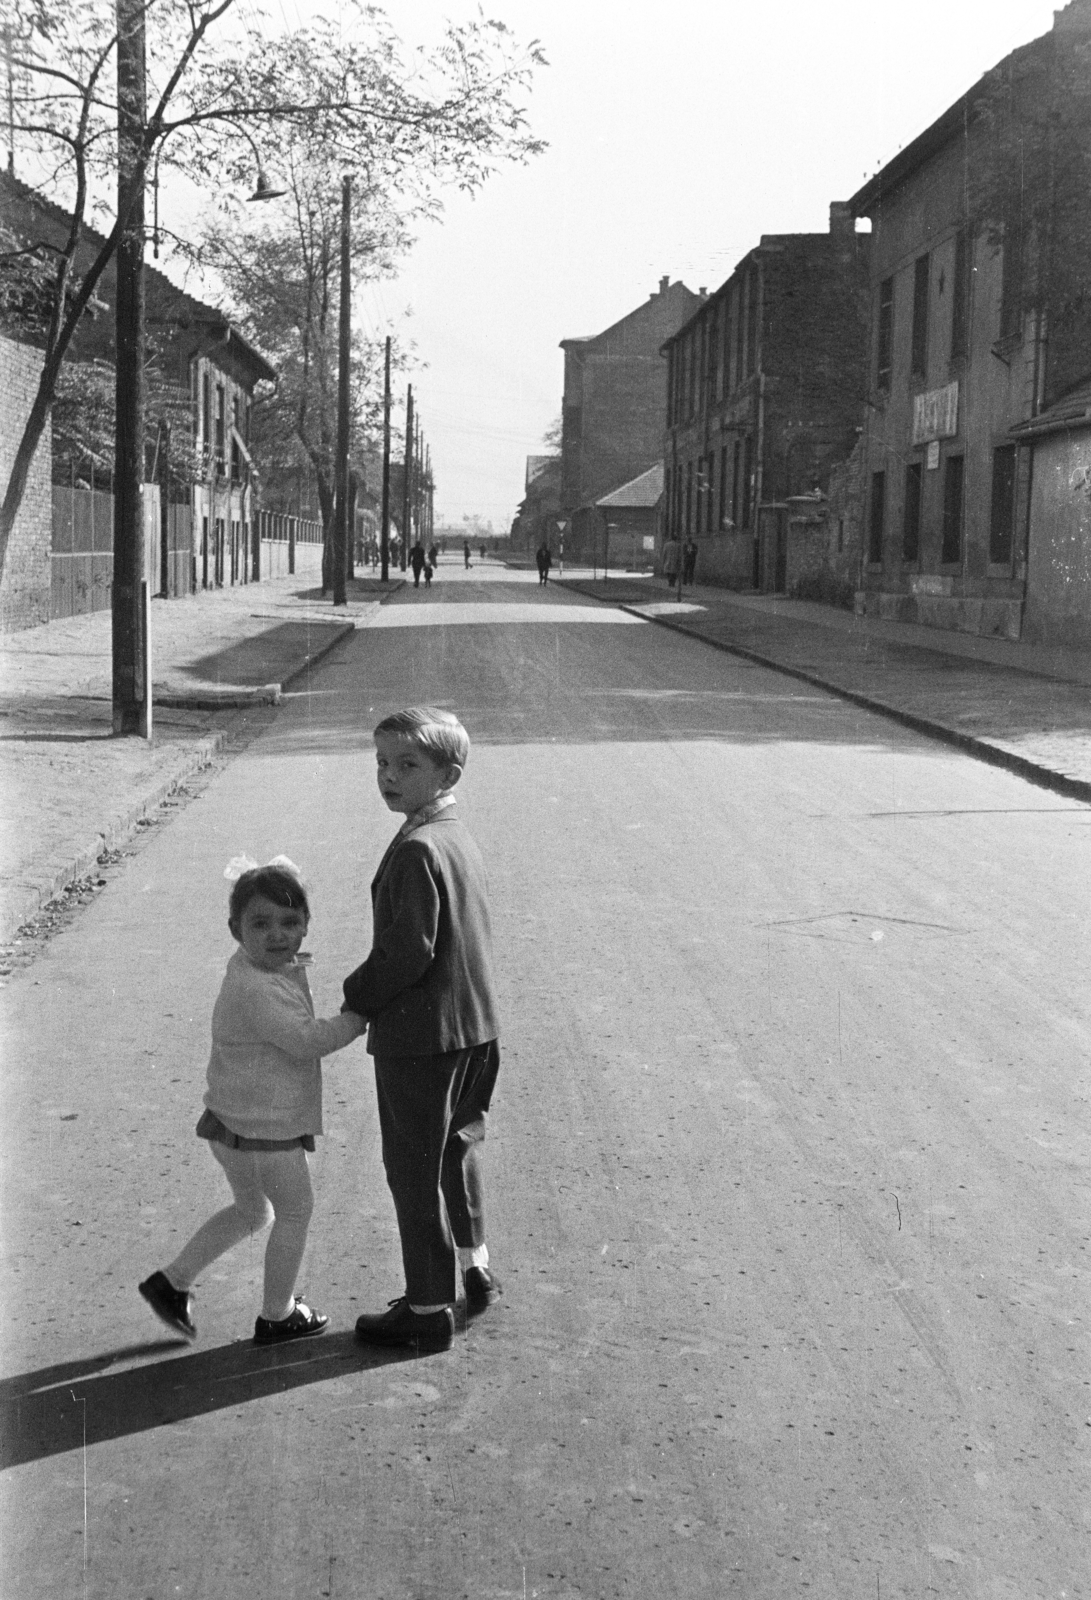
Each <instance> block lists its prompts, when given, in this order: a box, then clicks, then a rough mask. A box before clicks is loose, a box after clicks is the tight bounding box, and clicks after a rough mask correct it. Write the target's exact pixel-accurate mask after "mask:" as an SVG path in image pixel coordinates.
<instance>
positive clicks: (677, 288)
mask: <svg viewBox="0 0 1091 1600" xmlns="http://www.w3.org/2000/svg"><path fill="white" fill-rule="evenodd" d="M699 304H700V296H699V295H696V294H694V293H693V291H692V289H687V288H686V286H685V284H684V283H671V281H670V278H669V277H664V278H661V279H660V281H659V288H658V290H657V291H656V292H655V293H654V294H652V295H651V296H650V297H649V298H648V299H647V300H646V301H645V302H644V304H643V305H640V306H637V308H636V309H635V310H634V311H630V312H629V314H628V315H627V316H624V317H622V318H621V320H620V321H619V322H615V323H612V324H611V326H610V327H608V328H606V329H604V330H603V332H602V333H598V334H595V335H594V336H592V337H590V338H585V339H562V341H561V349H562V350H563V351H564V404H563V409H562V413H561V490H560V514H561V518H562V519H563V520H566V521H567V522H568V524H569V527H568V530H567V532H566V536H565V548H566V552H568V553H569V554H570V555H572V556H574V557H575V556H579V557H581V558H582V559H586V560H588V561H590V560H591V559H592V556H593V554H594V551H595V549H596V545H597V543H598V542H600V541H601V539H602V537H603V519H602V513H601V512H600V511H599V510H598V509H597V506H596V502H597V501H599V500H600V499H601V498H602V497H603V496H604V495H608V494H610V493H612V492H613V491H614V490H615V489H619V488H620V487H621V486H622V485H623V484H627V483H629V482H631V481H632V479H633V478H636V477H638V476H639V475H640V474H641V473H643V472H646V471H647V470H648V468H649V467H653V466H655V464H656V463H657V462H658V461H659V460H661V458H662V450H663V408H664V405H665V403H666V391H667V369H666V363H665V362H664V360H663V355H662V349H663V345H664V342H665V341H666V340H668V339H669V338H670V337H671V336H672V334H674V333H675V331H676V330H677V329H678V328H679V327H680V326H681V325H682V323H683V322H685V321H686V320H687V318H688V317H689V316H690V315H691V313H692V312H693V310H694V309H695V307H696V306H698V305H699Z"/></svg>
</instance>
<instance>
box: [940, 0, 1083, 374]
mask: <svg viewBox="0 0 1091 1600" xmlns="http://www.w3.org/2000/svg"><path fill="white" fill-rule="evenodd" d="M966 191H967V206H968V212H969V221H970V223H971V226H972V228H973V231H974V232H975V233H977V234H978V235H980V236H982V237H983V238H984V239H985V240H986V242H987V243H988V244H990V245H991V246H992V247H993V248H994V249H997V250H1002V251H1003V255H1004V263H1003V265H1004V270H1003V289H1002V304H1001V315H1000V332H1001V342H1003V340H1004V339H1005V338H1011V339H1013V340H1015V341H1018V340H1019V339H1020V338H1021V336H1022V327H1023V319H1024V317H1025V316H1026V315H1027V314H1028V313H1035V314H1041V315H1042V316H1043V318H1044V329H1045V332H1046V336H1047V338H1048V348H1049V363H1048V386H1047V398H1055V397H1056V396H1057V394H1058V393H1060V392H1063V390H1064V389H1065V388H1066V387H1069V386H1070V384H1071V383H1073V382H1076V381H1078V380H1079V379H1081V378H1085V377H1086V376H1087V375H1088V373H1091V13H1089V15H1088V16H1087V18H1086V20H1085V21H1084V22H1083V25H1082V26H1080V25H1076V26H1068V27H1062V28H1057V27H1055V28H1054V29H1053V30H1052V31H1051V32H1050V33H1048V34H1045V35H1044V36H1043V37H1042V38H1040V39H1035V40H1034V41H1033V42H1032V43H1031V44H1029V45H1026V46H1024V47H1023V48H1021V49H1020V50H1016V51H1014V52H1013V53H1012V55H1010V56H1009V57H1007V58H1006V59H1005V60H1004V61H1002V62H1001V63H1000V65H999V66H998V67H996V68H994V69H993V71H992V72H990V73H988V74H987V75H986V77H985V79H984V81H983V83H982V85H981V86H980V89H979V90H978V91H977V93H976V95H975V99H974V106H973V115H972V122H971V124H970V126H969V127H968V130H967V138H966Z"/></svg>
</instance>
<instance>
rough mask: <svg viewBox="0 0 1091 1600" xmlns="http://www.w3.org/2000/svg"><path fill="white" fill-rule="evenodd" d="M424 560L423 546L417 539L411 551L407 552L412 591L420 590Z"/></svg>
mask: <svg viewBox="0 0 1091 1600" xmlns="http://www.w3.org/2000/svg"><path fill="white" fill-rule="evenodd" d="M425 559H426V558H425V554H424V546H423V545H422V544H421V542H420V540H419V539H418V540H417V542H416V544H415V545H414V546H413V548H412V550H410V552H409V565H410V566H411V567H412V568H413V587H414V589H419V588H420V575H421V573H422V572H423V571H424V563H425Z"/></svg>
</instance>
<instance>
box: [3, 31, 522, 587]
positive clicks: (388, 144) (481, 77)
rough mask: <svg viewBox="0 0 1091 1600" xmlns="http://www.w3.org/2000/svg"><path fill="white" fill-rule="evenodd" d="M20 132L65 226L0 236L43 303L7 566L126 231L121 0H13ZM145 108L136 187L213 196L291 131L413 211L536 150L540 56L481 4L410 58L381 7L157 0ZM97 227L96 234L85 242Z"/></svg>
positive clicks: (244, 183)
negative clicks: (530, 122)
mask: <svg viewBox="0 0 1091 1600" xmlns="http://www.w3.org/2000/svg"><path fill="white" fill-rule="evenodd" d="M8 9H9V12H10V16H9V18H8V19H7V20H6V22H5V29H6V33H7V35H8V37H10V40H11V63H12V87H13V102H12V104H13V134H14V138H15V141H16V145H17V148H18V150H19V152H20V158H21V162H22V164H23V165H24V168H27V169H29V170H31V171H33V172H34V174H35V175H36V177H38V178H39V180H40V181H39V184H38V187H39V189H40V192H41V193H42V194H43V195H47V196H48V197H49V198H50V199H51V200H53V201H55V202H57V203H59V204H61V205H63V207H64V209H65V212H66V213H67V215H68V218H69V223H68V227H67V233H66V237H65V238H64V241H63V243H62V244H61V245H59V246H56V247H55V246H52V245H51V246H48V247H43V246H41V245H40V243H39V241H37V240H35V239H32V238H31V239H27V238H20V239H14V240H12V239H10V238H9V239H7V240H0V268H2V269H3V271H2V273H0V276H2V277H3V279H4V280H6V287H5V289H4V291H3V294H4V296H5V298H6V300H7V302H8V303H9V304H11V303H12V302H13V301H18V299H19V297H20V295H30V296H31V297H32V298H33V297H34V296H39V300H38V304H39V307H40V309H41V311H42V312H43V314H44V317H45V331H44V336H43V339H42V341H41V342H42V344H43V366H42V373H41V380H40V383H39V386H38V391H37V394H36V397H35V399H34V402H33V404H32V407H31V411H30V414H29V416H28V417H27V420H26V425H25V427H24V430H23V434H22V437H21V439H20V441H19V444H18V446H17V449H16V452H15V457H14V462H13V465H12V468H11V472H10V476H9V480H8V483H7V485H6V486H5V487H4V494H3V503H2V506H0V570H2V566H3V561H4V558H5V556H6V552H7V546H8V541H9V538H10V534H11V529H12V527H13V525H14V521H15V515H16V512H17V511H18V508H19V505H20V503H21V501H22V498H23V493H24V490H25V486H26V479H27V473H28V470H29V467H30V463H31V461H32V460H33V457H34V452H35V450H36V448H37V445H38V442H39V440H40V438H41V436H42V432H43V430H44V427H45V423H46V420H47V418H48V416H49V414H50V409H51V407H52V405H53V401H54V398H55V396H56V393H57V384H58V378H59V374H60V371H61V366H62V363H63V361H64V358H65V354H66V352H67V351H68V349H69V346H70V344H71V342H72V338H73V335H74V333H75V331H76V329H77V327H78V326H79V323H80V319H81V318H82V317H83V316H84V314H85V312H86V311H87V308H88V306H89V305H90V303H91V301H92V298H93V296H94V294H95V289H96V287H97V285H98V284H99V282H100V280H101V278H102V275H103V273H104V271H105V270H106V267H107V265H108V264H109V262H110V260H111V259H112V257H113V255H114V252H115V249H116V246H117V243H118V240H119V238H120V237H121V235H122V234H123V233H124V231H125V229H126V227H127V226H128V225H129V221H130V217H129V216H128V215H123V214H118V208H117V206H116V204H115V200H114V196H115V193H116V173H117V154H118V152H117V101H118V94H117V84H116V62H117V36H116V15H115V8H114V5H113V3H112V0H83V3H81V4H79V5H73V4H72V3H71V0H8ZM145 28H146V38H147V85H148V91H147V112H146V121H145V127H144V131H143V135H142V137H141V139H140V141H139V148H138V149H137V150H136V151H135V152H133V153H132V156H133V160H132V169H131V170H132V172H133V175H134V187H133V190H132V191H130V192H134V193H135V188H136V186H137V184H138V183H142V182H143V181H144V180H146V179H147V178H148V177H150V176H151V175H152V174H153V173H155V174H156V175H158V173H159V172H160V170H163V171H169V170H170V169H175V170H176V171H178V172H180V173H184V174H185V175H186V177H187V178H188V179H189V180H190V181H191V182H196V183H197V184H199V185H201V186H202V187H203V188H204V189H205V191H206V193H207V195H208V196H209V197H210V199H212V200H215V197H217V196H220V197H222V195H223V194H224V191H225V189H230V188H232V187H233V188H234V189H235V191H236V192H239V193H241V192H245V190H246V188H247V187H248V185H249V184H252V182H253V176H254V163H255V157H256V158H257V162H258V164H259V165H260V166H263V167H266V168H271V167H275V165H276V158H277V156H278V155H279V153H280V152H281V151H282V149H283V147H284V144H285V141H286V140H287V139H288V138H289V137H290V138H291V139H292V140H293V141H295V142H296V143H297V144H298V146H299V148H300V149H301V150H307V151H310V152H312V153H313V154H314V156H315V157H316V159H318V160H321V161H325V162H327V163H329V164H330V165H331V166H337V167H338V168H339V169H355V170H360V171H370V172H373V173H374V174H375V175H376V179H377V180H378V179H379V177H380V175H384V176H385V177H386V179H387V180H388V181H389V182H390V183H391V184H392V185H393V186H394V188H395V191H396V192H398V193H401V194H404V195H405V196H406V197H411V198H412V199H413V200H414V202H415V203H416V204H418V205H427V204H433V205H434V204H436V203H437V197H438V194H439V192H440V191H441V189H442V187H443V186H444V185H447V184H451V183H454V184H457V185H459V186H461V187H463V188H468V189H473V188H475V187H476V186H477V185H478V184H480V183H481V182H483V181H484V179H485V178H486V177H487V175H488V174H489V173H490V172H491V171H492V170H493V169H494V168H495V167H496V165H497V164H499V163H500V162H503V161H508V160H513V159H514V160H522V159H526V158H528V157H529V156H531V155H533V154H534V153H536V152H537V151H538V150H539V149H540V148H541V146H540V144H539V143H538V141H536V140H535V139H534V138H532V136H531V135H530V133H529V132H528V130H527V126H526V120H525V115H524V112H523V109H522V106H521V105H520V103H519V101H520V97H521V96H522V94H523V93H524V92H525V90H526V89H527V87H528V85H529V82H530V79H531V77H532V75H533V72H534V70H535V68H536V67H537V66H539V65H540V64H541V63H542V60H543V57H542V52H541V50H540V48H539V46H538V45H537V43H534V42H532V43H530V44H529V45H527V46H525V47H524V46H521V45H519V44H518V42H517V41H516V40H515V39H514V38H513V36H512V35H511V34H510V32H509V31H508V29H507V28H505V27H504V25H503V24H501V23H498V22H493V21H489V20H488V19H486V18H485V17H484V16H482V15H480V14H479V15H478V17H477V18H476V19H475V20H473V21H471V22H469V23H466V24H458V25H455V24H449V25H448V27H447V30H446V32H445V34H444V36H443V38H442V40H441V42H440V44H439V45H438V46H437V47H436V48H435V49H433V50H431V51H430V52H411V53H410V52H406V51H405V50H404V49H403V47H402V46H401V44H400V41H399V40H398V39H397V38H396V36H395V35H394V33H393V31H392V30H391V29H390V27H389V25H388V24H387V22H386V20H385V18H384V17H383V15H382V13H381V12H379V11H378V10H376V9H375V8H373V7H369V6H361V5H351V4H346V5H345V6H344V7H343V9H342V11H341V14H340V16H339V17H338V20H337V21H336V22H330V21H327V20H325V19H323V18H318V19H316V20H315V21H314V22H312V23H311V24H309V25H308V26H306V27H300V28H296V29H292V30H287V31H279V32H278V31H277V30H276V29H275V28H274V27H272V26H269V27H267V28H264V29H263V28H260V27H258V26H255V21H254V14H253V11H252V9H248V11H247V14H246V16H245V17H243V16H242V14H241V12H240V10H239V8H238V6H237V0H147V5H146V7H145ZM91 223H93V224H94V225H95V226H97V227H98V229H99V230H100V231H101V234H102V236H103V242H102V243H101V244H98V245H97V246H95V247H94V248H91V249H88V247H87V240H86V238H85V229H86V227H87V226H88V224H91Z"/></svg>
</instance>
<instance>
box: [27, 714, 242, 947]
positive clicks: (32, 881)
mask: <svg viewBox="0 0 1091 1600" xmlns="http://www.w3.org/2000/svg"><path fill="white" fill-rule="evenodd" d="M223 742H224V734H223V733H222V732H220V731H216V732H213V733H210V734H206V735H205V736H204V737H202V738H200V739H198V740H196V741H195V742H194V743H193V744H191V745H190V746H188V748H186V749H185V750H180V751H179V753H178V756H177V759H176V760H175V761H173V762H172V763H171V764H170V765H169V766H168V767H166V768H165V769H164V770H163V771H162V772H160V773H159V774H158V775H157V781H156V783H155V786H154V788H152V789H150V790H146V791H145V792H144V793H143V794H141V795H140V796H139V797H138V798H136V799H133V800H131V801H130V803H129V804H128V805H126V806H125V807H124V808H123V809H122V810H121V811H119V812H117V813H115V815H114V816H112V817H111V818H110V819H109V820H108V821H107V822H106V824H105V826H104V827H102V828H101V829H100V831H99V832H98V833H95V834H92V835H91V837H90V838H89V839H88V840H87V841H86V842H85V843H84V844H83V845H82V846H79V847H77V848H75V849H74V850H73V851H72V852H71V854H67V853H66V855H65V858H64V860H63V861H61V862H60V863H59V864H58V865H50V866H46V867H44V868H39V869H37V871H36V872H35V873H34V874H33V876H30V875H28V876H27V877H26V878H24V879H22V880H19V879H16V880H15V881H14V882H9V883H8V884H7V885H6V889H5V894H4V905H3V907H2V909H0V943H3V944H7V943H8V942H9V941H10V940H11V939H12V938H13V937H14V936H15V934H16V933H17V932H18V931H19V929H20V928H21V927H22V925H23V923H24V922H29V921H30V919H31V917H34V916H36V915H37V913H38V912H39V911H41V909H42V907H43V906H47V905H48V904H49V902H50V901H51V900H55V899H56V898H57V896H58V895H59V894H61V893H63V891H64V890H65V889H67V887H68V886H69V884H71V883H76V882H77V881H78V880H79V879H80V878H85V877H87V876H88V874H89V873H90V872H91V871H92V870H93V868H94V866H95V863H96V862H97V861H98V858H99V856H100V855H102V853H103V851H104V850H116V849H118V848H119V846H121V845H123V844H124V843H125V842H126V840H128V839H131V838H132V836H133V834H134V833H135V832H136V830H137V828H138V827H139V826H140V822H141V820H142V819H143V818H144V817H146V816H148V815H149V814H150V813H151V812H153V811H154V810H155V809H156V808H157V807H158V806H159V805H161V804H162V802H163V801H164V800H167V799H169V797H170V796H171V795H172V794H173V793H174V792H175V790H177V789H180V788H181V786H182V785H183V784H184V783H185V781H186V779H187V778H190V777H192V776H193V774H194V773H195V772H200V771H202V770H203V769H204V768H205V767H207V766H209V765H210V764H211V762H212V761H214V760H215V758H216V754H217V752H218V751H219V750H220V748H221V746H222V745H223Z"/></svg>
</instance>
